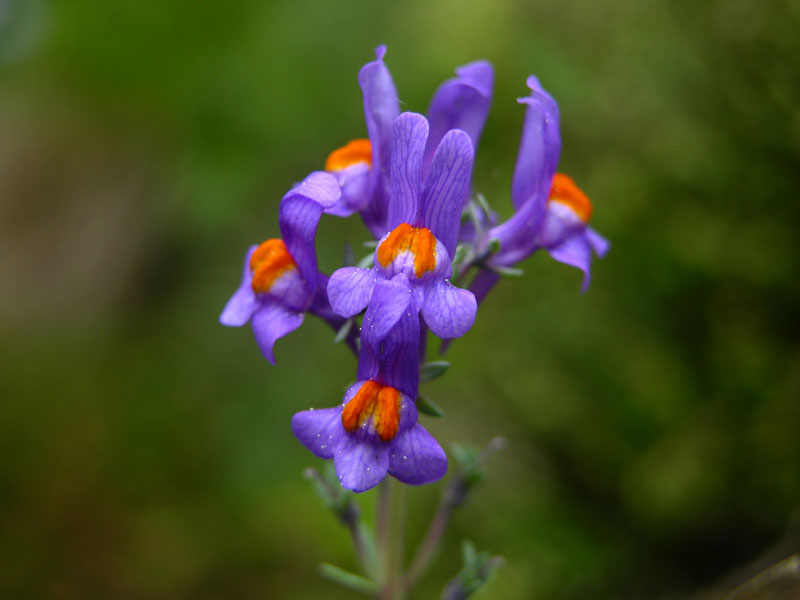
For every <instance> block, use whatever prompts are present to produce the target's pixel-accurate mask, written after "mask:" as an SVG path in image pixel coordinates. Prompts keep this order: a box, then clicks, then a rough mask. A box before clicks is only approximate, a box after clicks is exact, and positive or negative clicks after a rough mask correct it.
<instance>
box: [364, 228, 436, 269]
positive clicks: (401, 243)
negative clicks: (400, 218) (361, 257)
mask: <svg viewBox="0 0 800 600" xmlns="http://www.w3.org/2000/svg"><path fill="white" fill-rule="evenodd" d="M402 252H411V253H412V254H413V255H414V273H415V274H416V275H417V277H422V276H423V275H424V274H425V273H427V272H428V271H433V270H434V269H435V268H436V238H435V237H434V235H433V234H432V233H431V230H430V229H426V228H425V227H412V226H411V225H409V224H408V223H402V224H400V225H398V226H397V227H395V228H394V230H393V231H392V232H391V233H390V234H389V236H388V237H387V238H386V239H385V240H383V242H382V243H381V245H380V246H378V263H379V264H380V265H381V266H382V267H384V268H386V267H388V266H389V265H390V264H391V263H392V262H394V260H395V259H396V258H397V256H398V255H399V254H401V253H402Z"/></svg>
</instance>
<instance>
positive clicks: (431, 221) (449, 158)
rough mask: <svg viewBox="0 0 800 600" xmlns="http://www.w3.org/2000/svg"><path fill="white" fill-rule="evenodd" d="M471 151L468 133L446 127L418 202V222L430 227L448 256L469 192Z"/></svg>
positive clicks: (451, 253)
mask: <svg viewBox="0 0 800 600" xmlns="http://www.w3.org/2000/svg"><path fill="white" fill-rule="evenodd" d="M473 159H474V153H473V149H472V142H471V141H470V139H469V136H468V135H467V134H466V133H465V132H463V131H461V130H459V129H454V130H452V131H448V132H447V134H446V135H445V136H444V138H443V139H442V142H441V144H439V147H438V148H437V149H436V153H435V154H434V155H433V161H432V162H431V170H430V173H429V174H428V178H427V179H426V181H425V189H424V190H423V192H422V198H421V199H420V206H419V213H418V214H419V218H418V224H420V225H422V226H424V227H427V228H428V229H430V230H431V232H432V233H433V235H434V236H436V238H437V239H438V240H439V241H441V242H442V244H444V247H445V248H446V249H447V252H448V253H449V254H450V256H452V255H453V253H454V252H455V249H456V243H457V242H458V228H459V224H460V222H461V209H462V207H463V205H464V200H465V199H466V197H467V194H468V193H469V182H470V177H471V175H472V161H473Z"/></svg>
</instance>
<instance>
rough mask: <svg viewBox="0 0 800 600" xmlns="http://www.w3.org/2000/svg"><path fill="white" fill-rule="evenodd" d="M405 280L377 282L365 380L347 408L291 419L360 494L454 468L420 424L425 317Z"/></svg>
mask: <svg viewBox="0 0 800 600" xmlns="http://www.w3.org/2000/svg"><path fill="white" fill-rule="evenodd" d="M403 277H404V276H403V275H398V280H397V281H381V282H379V283H378V284H376V285H375V289H374V290H373V293H372V301H371V302H370V305H369V308H368V309H367V312H366V314H365V315H364V321H363V324H362V328H361V353H360V356H359V363H358V373H357V377H358V381H356V383H354V384H353V385H351V386H350V387H349V388H348V390H347V391H346V392H345V394H344V398H343V400H342V405H341V406H338V407H335V408H326V409H321V410H307V411H303V412H300V413H297V414H296V415H294V417H293V418H292V431H293V432H294V434H295V435H296V436H297V438H298V439H299V440H300V441H301V442H302V443H303V444H305V446H306V447H308V449H309V450H311V451H312V452H313V453H314V454H315V455H317V456H318V457H320V458H325V459H331V458H332V459H333V462H334V466H335V467H336V473H337V475H338V477H339V481H340V482H341V484H342V486H343V487H345V488H347V489H350V490H353V491H355V492H363V491H365V490H368V489H370V488H372V487H374V486H375V485H377V484H378V483H380V482H381V480H383V478H384V477H385V476H386V474H387V473H388V474H389V475H392V476H393V477H395V478H397V479H399V480H400V481H402V482H404V483H407V484H411V485H418V484H423V483H430V482H432V481H436V480H437V479H440V478H441V477H442V476H443V475H444V474H445V472H446V471H447V456H446V455H445V453H444V450H442V447H441V446H440V445H439V443H438V442H437V441H436V440H435V439H434V437H433V436H432V435H431V434H430V433H428V431H427V430H426V429H425V428H424V427H423V426H422V425H420V424H419V423H418V422H417V408H416V404H415V401H416V396H417V387H418V383H419V369H418V365H417V356H418V344H419V317H418V316H417V315H416V313H415V312H414V311H412V310H411V308H410V305H411V303H412V298H411V295H410V293H409V291H408V286H407V285H406V284H405V283H404V282H402V279H403Z"/></svg>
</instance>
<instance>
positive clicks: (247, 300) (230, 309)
mask: <svg viewBox="0 0 800 600" xmlns="http://www.w3.org/2000/svg"><path fill="white" fill-rule="evenodd" d="M257 247H258V246H250V247H249V248H248V249H247V252H246V253H245V256H244V268H243V271H242V281H241V283H240V284H239V288H238V289H237V290H236V291H235V292H234V293H233V296H231V299H230V300H228V303H227V304H226V305H225V308H224V309H223V310H222V314H221V315H220V316H219V322H220V323H222V324H223V325H227V326H228V327H241V326H242V325H244V324H245V323H247V322H248V321H249V320H250V317H251V316H252V315H253V312H254V311H255V310H256V309H257V308H258V306H259V302H258V300H257V299H256V295H255V293H254V292H253V287H252V285H251V282H252V276H251V275H250V256H252V254H253V252H254V251H255V249H256V248H257Z"/></svg>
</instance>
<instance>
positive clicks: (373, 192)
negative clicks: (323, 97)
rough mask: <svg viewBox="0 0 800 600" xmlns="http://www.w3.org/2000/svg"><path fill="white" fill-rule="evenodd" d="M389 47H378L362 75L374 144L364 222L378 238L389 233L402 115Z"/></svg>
mask: <svg viewBox="0 0 800 600" xmlns="http://www.w3.org/2000/svg"><path fill="white" fill-rule="evenodd" d="M385 54H386V46H378V47H377V48H376V49H375V56H376V58H377V60H375V61H373V62H370V63H367V64H366V65H364V66H363V67H362V68H361V71H360V72H359V74H358V83H359V85H360V86H361V91H362V93H363V95H364V118H365V120H366V122H367V132H368V134H369V141H370V143H371V144H372V169H371V177H370V185H369V189H370V199H369V202H368V203H367V205H366V206H365V207H364V208H363V209H362V210H361V217H362V219H363V220H364V224H365V225H366V226H367V228H368V229H369V231H370V233H372V235H373V237H375V238H376V239H378V238H380V237H381V236H382V235H383V234H384V233H386V229H385V228H386V215H387V214H388V210H389V165H390V162H391V156H392V144H393V142H392V140H393V134H392V125H393V123H394V120H395V119H396V118H397V115H399V114H400V105H399V103H398V101H397V90H396V89H395V86H394V82H393V81H392V75H391V73H389V70H388V69H387V68H386V65H384V64H383V57H384V55H385Z"/></svg>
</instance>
